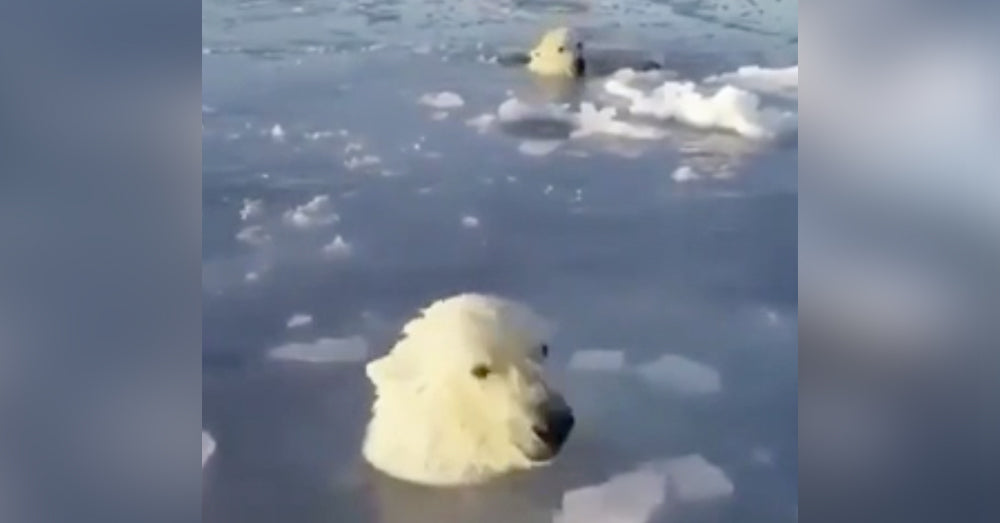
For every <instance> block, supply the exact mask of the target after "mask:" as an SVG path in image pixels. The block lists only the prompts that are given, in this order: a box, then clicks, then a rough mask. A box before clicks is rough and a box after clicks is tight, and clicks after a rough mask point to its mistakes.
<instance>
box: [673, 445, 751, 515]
mask: <svg viewBox="0 0 1000 523" xmlns="http://www.w3.org/2000/svg"><path fill="white" fill-rule="evenodd" d="M663 470H664V471H665V472H666V473H667V478H668V489H669V491H670V493H671V501H678V502H694V503H700V502H704V501H712V500H716V499H719V498H724V497H727V496H731V495H732V494H733V492H734V491H735V488H734V487H733V482H732V481H731V480H730V479H729V477H728V476H726V473H725V472H724V471H723V470H722V469H721V468H719V467H717V466H715V465H713V464H712V463H709V462H708V461H707V460H705V458H703V457H702V456H701V455H700V454H690V455H687V456H682V457H679V458H672V459H669V460H667V461H666V462H664V464H663Z"/></svg>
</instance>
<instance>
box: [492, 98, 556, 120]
mask: <svg viewBox="0 0 1000 523" xmlns="http://www.w3.org/2000/svg"><path fill="white" fill-rule="evenodd" d="M497 118H499V119H500V121H501V122H505V123H515V122H523V121H530V120H556V121H561V122H565V123H569V124H572V123H573V115H572V113H571V112H570V111H569V107H568V106H566V105H555V104H544V105H531V104H527V103H524V102H522V101H521V100H518V99H517V98H510V99H507V100H506V101H504V102H503V103H502V104H500V107H498V108H497Z"/></svg>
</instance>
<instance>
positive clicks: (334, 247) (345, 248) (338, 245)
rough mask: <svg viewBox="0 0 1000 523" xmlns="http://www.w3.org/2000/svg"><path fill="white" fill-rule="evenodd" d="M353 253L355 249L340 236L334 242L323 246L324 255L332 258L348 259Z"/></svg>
mask: <svg viewBox="0 0 1000 523" xmlns="http://www.w3.org/2000/svg"><path fill="white" fill-rule="evenodd" d="M353 251H354V247H352V246H351V244H349V243H347V242H346V241H345V240H344V237H343V236H341V235H339V234H338V235H337V237H336V238H334V239H333V241H331V242H330V243H328V244H326V245H324V246H323V254H325V255H326V256H328V257H330V258H347V257H348V256H350V255H351V253H352V252H353Z"/></svg>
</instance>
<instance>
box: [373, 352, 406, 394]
mask: <svg viewBox="0 0 1000 523" xmlns="http://www.w3.org/2000/svg"><path fill="white" fill-rule="evenodd" d="M365 374H366V375H367V376H368V379H369V380H371V382H372V383H374V384H375V385H376V386H384V385H388V384H390V383H397V384H398V383H403V382H406V381H409V379H410V378H411V375H412V371H411V369H410V368H409V365H406V364H405V363H404V362H403V361H402V360H401V359H400V358H399V356H393V354H392V353H390V354H386V355H385V356H382V357H381V358H379V359H377V360H372V361H370V362H368V365H366V366H365Z"/></svg>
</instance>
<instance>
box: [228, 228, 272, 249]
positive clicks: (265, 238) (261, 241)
mask: <svg viewBox="0 0 1000 523" xmlns="http://www.w3.org/2000/svg"><path fill="white" fill-rule="evenodd" d="M236 239H237V240H239V241H241V242H243V243H246V244H248V245H253V246H254V247H260V246H261V245H266V244H268V243H270V242H271V235H270V234H268V233H267V232H265V231H264V227H263V226H261V225H251V226H249V227H244V228H243V229H242V230H240V232H238V233H236Z"/></svg>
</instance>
